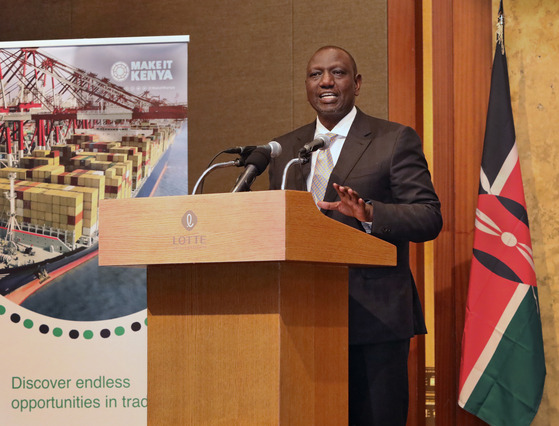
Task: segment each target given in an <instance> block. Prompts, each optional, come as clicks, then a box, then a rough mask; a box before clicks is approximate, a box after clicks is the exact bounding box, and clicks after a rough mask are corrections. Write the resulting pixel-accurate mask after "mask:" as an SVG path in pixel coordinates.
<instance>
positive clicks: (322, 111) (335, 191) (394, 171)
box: [269, 46, 442, 426]
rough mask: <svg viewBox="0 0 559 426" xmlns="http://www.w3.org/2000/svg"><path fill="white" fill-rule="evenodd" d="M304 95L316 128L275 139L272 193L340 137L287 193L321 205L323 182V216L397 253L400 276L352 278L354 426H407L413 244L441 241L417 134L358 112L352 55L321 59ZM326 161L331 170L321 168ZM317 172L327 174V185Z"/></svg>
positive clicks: (421, 328) (418, 327)
mask: <svg viewBox="0 0 559 426" xmlns="http://www.w3.org/2000/svg"><path fill="white" fill-rule="evenodd" d="M305 85H306V89H307V99H308V101H309V103H310V104H311V106H312V107H313V108H314V109H315V110H316V112H317V116H318V117H317V120H316V121H315V122H313V123H310V124H308V125H306V126H303V127H301V128H299V129H297V130H295V131H293V132H291V133H288V134H286V135H284V136H282V137H280V138H277V139H276V140H277V141H278V142H279V143H280V144H281V145H282V148H283V149H282V154H281V155H280V156H279V157H277V158H275V159H274V160H272V162H271V163H270V169H269V173H270V188H271V189H279V188H280V187H281V182H282V176H283V170H284V167H285V165H286V164H287V162H288V161H289V160H291V159H292V158H295V157H297V155H298V152H299V149H300V148H301V147H302V146H303V145H304V144H305V143H308V142H310V141H312V140H313V139H315V136H316V135H317V134H324V133H329V134H330V133H331V134H334V135H335V136H334V139H333V142H332V144H331V146H330V147H329V148H328V150H323V151H320V152H319V153H316V152H315V153H313V158H312V161H311V162H309V163H307V164H305V165H303V166H299V167H296V168H291V169H290V170H289V173H288V176H287V180H286V189H297V190H303V191H307V190H310V191H311V192H313V196H314V192H315V189H316V188H318V187H320V184H319V183H318V181H319V180H320V178H321V177H322V179H323V181H324V183H326V181H327V182H328V183H327V186H326V187H325V188H326V189H325V193H324V196H323V197H324V198H323V201H321V200H322V194H321V193H320V192H318V195H317V197H318V198H317V199H316V202H317V205H318V207H319V208H321V209H322V211H323V212H324V214H326V215H327V216H329V217H331V218H333V219H335V220H338V221H340V222H342V223H345V224H347V225H349V226H352V227H354V228H357V229H359V230H362V231H364V232H368V233H370V234H371V235H374V236H376V237H379V238H382V239H384V240H386V241H389V242H391V243H393V244H395V245H396V247H397V253H398V254H397V266H396V267H382V268H352V269H350V273H349V424H350V425H381V426H396V425H402V426H403V425H405V423H406V418H407V410H408V377H407V359H408V354H409V342H410V338H411V337H413V336H414V335H416V334H424V333H426V329H425V322H424V319H423V313H422V309H421V304H420V301H419V297H418V294H417V290H416V287H415V283H414V280H413V277H412V275H411V271H410V268H409V241H413V242H422V241H427V240H430V239H433V238H435V237H436V236H437V235H438V233H439V231H440V229H441V227H442V218H441V213H440V203H439V200H438V198H437V195H436V194H435V191H434V189H433V185H432V183H431V177H430V174H429V171H428V169H427V162H426V161H425V157H424V155H423V151H422V147H421V141H420V140H419V137H418V136H417V134H416V132H415V131H414V130H412V129H411V128H409V127H405V126H402V125H400V124H397V123H392V122H389V121H385V120H381V119H378V118H374V117H371V116H368V115H366V114H364V113H363V112H361V111H360V110H359V109H357V108H356V107H355V97H356V96H357V95H358V94H359V89H360V87H361V75H360V74H358V73H357V66H356V64H355V61H354V59H353V58H352V56H351V55H350V54H349V53H348V52H347V51H345V50H344V49H341V48H339V47H334V46H325V47H323V48H321V49H319V50H318V51H317V52H316V53H315V54H314V55H313V56H312V57H311V59H310V61H309V64H308V66H307V76H306V80H305ZM326 154H327V156H328V161H326V160H321V158H324V157H320V156H321V155H322V156H326ZM330 157H331V158H330ZM319 164H329V167H330V168H329V169H328V167H327V168H326V170H327V171H326V175H325V176H326V177H324V176H323V175H324V171H323V170H324V168H323V166H320V165H319ZM315 167H316V168H315ZM332 167H333V168H332ZM328 174H329V176H328ZM323 186H324V185H323ZM311 226H312V225H311Z"/></svg>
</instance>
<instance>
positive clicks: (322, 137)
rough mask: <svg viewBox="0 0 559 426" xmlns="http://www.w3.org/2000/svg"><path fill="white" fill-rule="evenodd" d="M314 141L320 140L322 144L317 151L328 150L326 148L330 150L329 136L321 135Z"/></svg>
mask: <svg viewBox="0 0 559 426" xmlns="http://www.w3.org/2000/svg"><path fill="white" fill-rule="evenodd" d="M314 140H321V141H322V142H323V144H322V145H321V146H320V147H319V148H318V149H319V150H320V149H328V148H330V145H332V139H330V137H329V136H326V135H323V134H321V133H320V134H318V135H316V137H315V138H314Z"/></svg>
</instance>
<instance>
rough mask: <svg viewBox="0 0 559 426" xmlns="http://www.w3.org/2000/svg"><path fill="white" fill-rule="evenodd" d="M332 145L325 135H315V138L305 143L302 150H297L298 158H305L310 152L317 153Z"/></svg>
mask: <svg viewBox="0 0 559 426" xmlns="http://www.w3.org/2000/svg"><path fill="white" fill-rule="evenodd" d="M331 144H332V140H331V139H330V138H329V137H328V136H326V135H321V134H319V135H316V138H315V139H314V140H313V141H311V142H309V143H306V144H305V145H304V146H303V148H301V149H300V150H299V157H306V156H307V155H309V154H310V153H311V152H314V151H317V150H319V149H328V148H329V147H330V145H331Z"/></svg>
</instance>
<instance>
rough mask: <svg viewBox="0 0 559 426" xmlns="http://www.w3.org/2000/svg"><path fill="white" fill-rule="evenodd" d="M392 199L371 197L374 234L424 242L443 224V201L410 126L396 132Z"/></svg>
mask: <svg viewBox="0 0 559 426" xmlns="http://www.w3.org/2000/svg"><path fill="white" fill-rule="evenodd" d="M389 169H390V170H389V181H388V185H389V186H390V189H389V192H390V194H391V200H389V202H381V201H378V200H370V202H371V204H372V205H373V226H372V232H371V233H372V235H375V236H378V237H380V238H383V239H385V240H388V241H403V240H408V241H413V242H423V241H428V240H432V239H433V238H435V237H436V236H437V235H438V234H439V232H440V230H441V227H442V216H441V211H440V202H439V199H438V197H437V195H436V193H435V190H434V188H433V184H432V182H431V175H430V173H429V170H428V168H427V161H426V160H425V156H424V154H423V149H422V146H421V141H420V139H419V136H418V135H417V133H416V132H415V131H414V130H413V129H411V128H410V127H404V126H402V127H401V129H400V131H399V132H398V134H397V137H396V141H395V143H394V146H393V151H392V156H391V160H390V164H389Z"/></svg>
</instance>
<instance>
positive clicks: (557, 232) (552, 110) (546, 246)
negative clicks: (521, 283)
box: [493, 0, 559, 426]
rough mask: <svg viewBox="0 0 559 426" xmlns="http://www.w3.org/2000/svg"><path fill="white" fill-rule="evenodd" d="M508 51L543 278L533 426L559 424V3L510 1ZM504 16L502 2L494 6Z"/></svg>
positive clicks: (518, 135)
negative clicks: (541, 353) (541, 356)
mask: <svg viewBox="0 0 559 426" xmlns="http://www.w3.org/2000/svg"><path fill="white" fill-rule="evenodd" d="M504 8H505V19H506V21H505V26H506V30H505V44H506V49H507V59H508V66H509V78H510V88H511V97H512V107H513V113H514V120H515V127H516V140H517V145H518V150H519V155H520V163H521V167H522V174H523V178H524V191H525V194H526V203H527V205H528V215H529V218H530V231H531V235H532V246H533V250H534V260H535V264H536V274H537V278H538V289H539V296H540V309H541V318H542V324H543V335H544V345H545V355H546V366H547V378H546V385H545V393H544V398H543V401H542V405H541V407H540V410H539V412H538V415H537V417H536V419H535V421H534V423H533V425H538V426H539V425H555V424H557V422H559V404H557V392H558V391H559V370H558V366H559V347H558V340H559V187H558V185H559V120H558V119H557V116H559V103H558V99H557V94H556V92H557V90H559V74H558V72H557V70H558V69H559V54H558V53H559V50H558V47H559V45H558V43H557V40H559V25H557V24H558V22H559V3H558V2H557V1H556V0H539V1H529V2H527V1H525V0H507V1H505V2H504ZM493 10H494V13H495V14H496V12H497V10H498V1H496V0H493Z"/></svg>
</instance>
